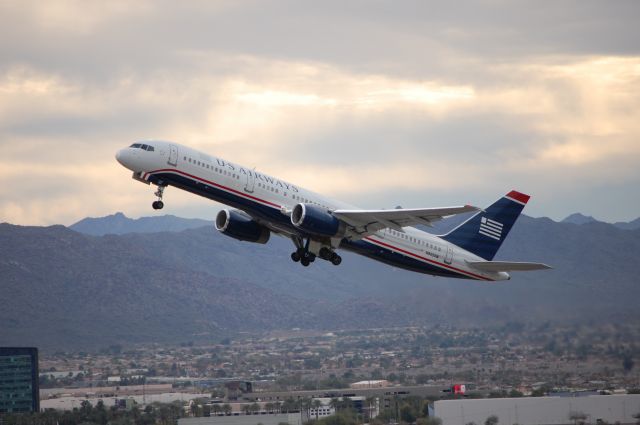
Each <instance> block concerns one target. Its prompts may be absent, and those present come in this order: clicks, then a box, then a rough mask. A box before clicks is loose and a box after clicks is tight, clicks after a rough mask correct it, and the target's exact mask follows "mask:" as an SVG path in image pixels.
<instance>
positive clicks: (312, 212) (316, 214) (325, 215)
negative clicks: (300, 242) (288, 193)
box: [291, 204, 345, 237]
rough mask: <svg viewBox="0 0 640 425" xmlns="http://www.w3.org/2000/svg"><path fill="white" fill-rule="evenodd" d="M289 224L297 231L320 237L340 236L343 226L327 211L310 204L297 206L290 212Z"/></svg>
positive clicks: (343, 229) (342, 232) (343, 230)
mask: <svg viewBox="0 0 640 425" xmlns="http://www.w3.org/2000/svg"><path fill="white" fill-rule="evenodd" d="M291 223H292V224H293V225H294V226H296V227H297V228H298V229H300V230H302V231H304V232H307V233H311V234H314V235H321V236H329V237H334V236H342V235H344V232H345V224H344V223H343V222H341V221H340V220H338V219H337V218H335V217H334V216H333V215H331V213H330V212H329V211H327V210H326V209H324V208H322V207H319V206H317V205H312V204H297V205H296V206H295V207H293V211H292V212H291Z"/></svg>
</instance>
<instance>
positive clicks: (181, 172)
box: [148, 168, 281, 209]
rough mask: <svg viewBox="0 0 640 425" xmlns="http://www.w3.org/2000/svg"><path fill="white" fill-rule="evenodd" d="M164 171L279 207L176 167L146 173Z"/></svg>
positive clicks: (151, 172)
mask: <svg viewBox="0 0 640 425" xmlns="http://www.w3.org/2000/svg"><path fill="white" fill-rule="evenodd" d="M164 172H173V173H178V174H183V175H185V176H187V177H190V178H192V179H195V180H199V181H201V182H203V183H206V184H208V185H211V186H216V187H218V188H220V189H222V190H226V191H227V192H233V193H235V194H237V195H240V196H244V197H245V198H249V199H252V200H254V201H258V202H261V203H263V204H267V205H269V206H270V207H274V208H278V209H280V207H281V206H280V205H278V204H274V203H273V202H269V201H265V200H264V199H260V198H257V197H255V196H251V195H247V194H246V193H242V192H240V191H238V190H235V189H232V188H230V187H227V186H223V185H221V184H219V183H216V182H212V181H210V180H206V179H203V178H202V177H198V176H195V175H193V174H189V173H185V172H184V171H182V170H178V169H176V168H163V169H161V170H154V171H150V172H149V173H148V174H155V173H164Z"/></svg>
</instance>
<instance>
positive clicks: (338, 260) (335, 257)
mask: <svg viewBox="0 0 640 425" xmlns="http://www.w3.org/2000/svg"><path fill="white" fill-rule="evenodd" d="M340 263H342V257H341V256H339V255H338V254H336V253H335V252H334V253H333V255H332V256H331V264H333V265H334V266H338V265H340Z"/></svg>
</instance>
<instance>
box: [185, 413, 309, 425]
mask: <svg viewBox="0 0 640 425" xmlns="http://www.w3.org/2000/svg"><path fill="white" fill-rule="evenodd" d="M257 423H261V424H263V425H279V424H282V423H286V424H288V425H302V423H303V421H302V418H301V416H300V413H274V414H264V415H239V416H210V417H202V418H181V419H178V425H256V424H257Z"/></svg>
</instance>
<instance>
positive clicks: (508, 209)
mask: <svg viewBox="0 0 640 425" xmlns="http://www.w3.org/2000/svg"><path fill="white" fill-rule="evenodd" d="M529 198H530V196H529V195H525V194H523V193H520V192H516V191H515V190H512V191H511V192H509V193H507V194H506V195H505V196H503V197H502V198H500V199H498V200H497V201H496V202H494V203H493V204H492V205H491V206H489V207H488V208H486V209H485V210H484V211H481V212H479V213H478V214H476V215H474V216H473V217H471V218H470V219H469V220H467V221H465V222H464V223H462V224H461V225H459V226H458V227H456V228H455V229H453V230H452V231H450V232H449V233H447V234H446V235H443V236H441V238H442V239H444V240H446V241H447V242H451V243H452V244H454V245H457V246H459V247H460V248H462V249H465V250H467V251H470V252H472V253H474V254H476V255H477V256H479V257H482V258H484V259H485V260H492V259H493V257H494V256H495V255H496V252H498V248H500V245H502V242H503V241H504V239H505V238H506V237H507V234H509V231H510V230H511V227H512V226H513V224H514V223H515V222H516V220H517V219H518V216H519V215H520V213H521V212H522V209H523V208H524V206H525V205H526V203H527V201H529Z"/></svg>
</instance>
